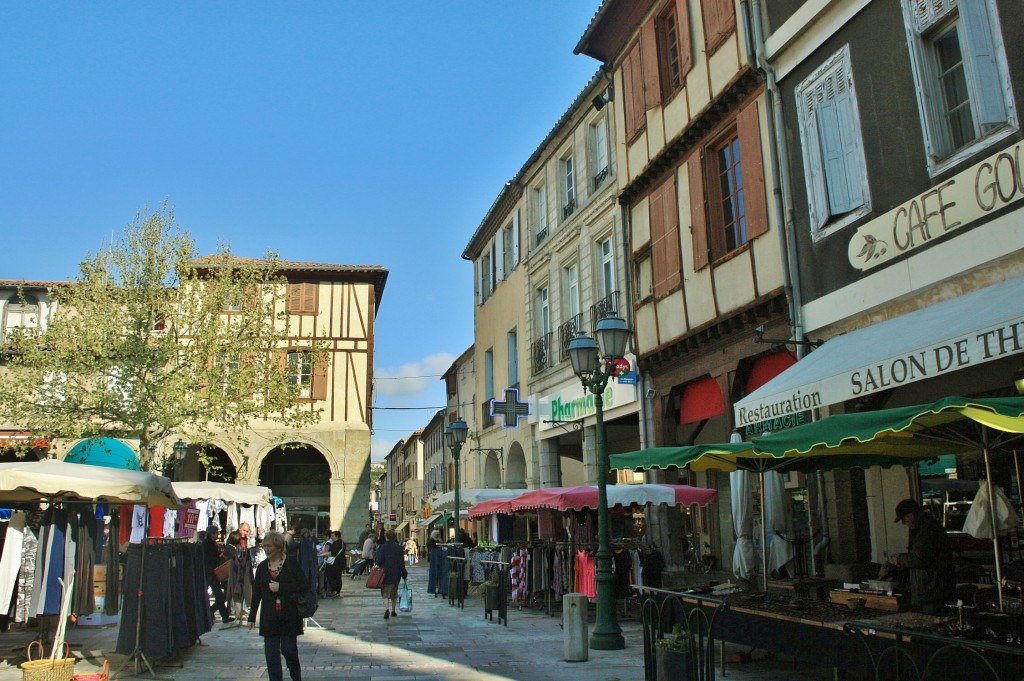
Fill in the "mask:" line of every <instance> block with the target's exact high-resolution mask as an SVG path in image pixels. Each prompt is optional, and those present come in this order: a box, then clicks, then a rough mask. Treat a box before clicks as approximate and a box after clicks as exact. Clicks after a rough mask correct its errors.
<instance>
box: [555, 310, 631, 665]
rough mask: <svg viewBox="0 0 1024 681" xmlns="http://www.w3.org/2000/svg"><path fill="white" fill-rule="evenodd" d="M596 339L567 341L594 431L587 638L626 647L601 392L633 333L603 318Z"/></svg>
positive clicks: (607, 646) (596, 644)
mask: <svg viewBox="0 0 1024 681" xmlns="http://www.w3.org/2000/svg"><path fill="white" fill-rule="evenodd" d="M595 333H596V335H597V340H596V341H595V340H594V339H593V338H591V337H590V336H588V335H586V334H585V333H584V332H582V331H579V332H577V334H576V337H575V338H573V339H572V340H571V341H569V361H570V362H572V370H573V373H575V374H576V375H577V376H578V377H579V379H580V382H581V383H583V391H584V392H586V391H587V390H589V391H590V392H591V393H593V394H594V411H595V426H596V430H597V437H596V438H595V439H596V441H597V621H596V622H595V623H594V633H593V635H592V636H591V637H590V647H591V648H593V649H594V650H621V649H622V648H625V647H626V640H625V639H624V638H623V636H622V629H621V628H620V627H619V623H618V621H617V620H616V617H615V575H614V574H612V552H611V546H610V544H611V540H610V537H609V531H608V453H607V452H606V451H605V441H604V440H605V435H604V405H603V401H602V397H601V396H602V394H603V393H604V389H605V388H606V387H607V386H608V379H609V378H611V377H612V375H614V372H615V360H617V359H621V358H622V356H623V355H624V354H625V353H626V343H627V342H628V341H629V336H630V334H631V333H632V332H631V331H630V329H629V327H628V326H626V322H625V321H624V320H623V319H621V318H620V317H605V318H604V319H602V320H601V321H599V322H598V323H597V329H596V331H595Z"/></svg>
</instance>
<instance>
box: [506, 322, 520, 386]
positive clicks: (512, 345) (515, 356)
mask: <svg viewBox="0 0 1024 681" xmlns="http://www.w3.org/2000/svg"><path fill="white" fill-rule="evenodd" d="M506 342H507V345H508V384H509V386H511V387H514V386H517V385H519V336H518V335H517V334H516V332H515V330H512V331H509V332H508V336H507V337H506Z"/></svg>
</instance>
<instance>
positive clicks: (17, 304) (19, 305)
mask: <svg viewBox="0 0 1024 681" xmlns="http://www.w3.org/2000/svg"><path fill="white" fill-rule="evenodd" d="M19 333H22V334H36V333H39V301H37V300H36V299H35V297H34V296H29V295H26V296H24V297H22V296H21V294H18V293H15V294H14V295H12V296H11V297H10V298H8V299H7V304H6V305H5V306H4V336H3V338H4V340H5V341H6V340H10V338H11V336H12V335H16V334H19Z"/></svg>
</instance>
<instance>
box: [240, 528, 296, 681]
mask: <svg viewBox="0 0 1024 681" xmlns="http://www.w3.org/2000/svg"><path fill="white" fill-rule="evenodd" d="M287 543H288V540H287V539H286V538H285V535H283V534H281V533H280V532H267V535H266V536H265V537H264V538H263V548H264V549H265V550H266V552H267V559H266V560H265V561H263V562H262V563H260V564H259V566H258V567H257V568H256V577H255V579H254V580H253V589H252V606H251V607H250V609H249V627H250V628H252V626H253V624H254V623H255V621H256V613H257V611H258V612H259V613H260V636H262V637H263V653H264V655H265V656H266V658H267V672H268V674H269V676H270V681H283V679H284V675H283V671H282V669H281V657H282V656H284V660H285V663H287V665H288V673H289V674H290V675H291V678H292V681H302V668H301V667H300V665H299V647H298V641H297V637H298V636H301V635H302V618H301V617H300V616H299V612H298V608H297V606H296V602H295V598H296V596H298V595H299V594H302V593H305V592H308V591H309V582H308V581H307V580H306V576H305V575H303V574H302V570H301V568H300V567H299V564H298V562H297V561H296V560H295V559H293V558H287V556H286V551H285V548H286V546H287ZM261 605H262V607H260V606H261Z"/></svg>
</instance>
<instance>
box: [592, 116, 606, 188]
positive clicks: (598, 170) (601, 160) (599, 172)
mask: <svg viewBox="0 0 1024 681" xmlns="http://www.w3.org/2000/svg"><path fill="white" fill-rule="evenodd" d="M590 148H591V158H592V159H593V160H592V163H593V167H592V168H591V169H590V176H591V178H592V180H593V183H594V191H595V192H596V191H597V190H598V189H599V188H600V187H601V185H603V184H604V181H605V180H607V179H608V175H609V168H608V119H607V118H605V117H603V116H602V117H601V118H600V119H598V120H597V121H595V122H594V123H592V124H591V126H590Z"/></svg>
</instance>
